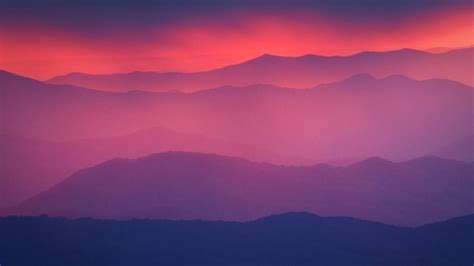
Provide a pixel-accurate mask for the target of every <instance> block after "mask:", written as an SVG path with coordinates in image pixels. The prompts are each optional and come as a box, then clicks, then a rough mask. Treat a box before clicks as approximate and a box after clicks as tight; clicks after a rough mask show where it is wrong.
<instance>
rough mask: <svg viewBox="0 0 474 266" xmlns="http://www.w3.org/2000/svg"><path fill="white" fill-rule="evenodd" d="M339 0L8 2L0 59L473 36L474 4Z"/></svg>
mask: <svg viewBox="0 0 474 266" xmlns="http://www.w3.org/2000/svg"><path fill="white" fill-rule="evenodd" d="M7 2H8V1H7ZM46 2H48V1H46ZM339 2H341V1H339ZM342 2H344V3H346V6H321V5H319V6H314V5H310V6H304V5H301V6H296V7H295V8H293V6H290V7H288V6H277V7H274V6H272V8H268V7H265V6H263V7H262V6H248V5H247V6H245V5H243V6H241V5H238V6H230V7H228V6H225V5H223V6H219V7H218V8H214V6H212V8H210V5H209V3H208V6H205V5H204V8H203V7H202V6H203V5H194V6H191V7H186V8H181V7H174V6H172V7H169V6H166V8H168V9H166V8H165V9H166V10H165V11H167V13H163V12H164V11H163V9H160V7H161V6H153V8H154V9H152V8H150V10H151V11H148V10H147V9H146V8H147V6H146V5H144V6H140V7H139V8H135V9H133V8H131V7H135V6H118V7H116V6H112V7H113V8H111V9H110V10H109V9H105V10H102V13H100V12H94V11H101V10H100V9H99V7H96V6H94V7H93V8H95V9H91V7H90V6H87V5H85V4H84V5H85V6H72V7H70V6H60V7H59V8H58V9H51V8H49V9H47V11H45V10H46V8H47V7H48V6H47V5H46V4H45V6H40V7H42V8H44V10H42V9H41V8H40V9H39V11H37V10H38V7H36V8H34V7H32V6H31V5H26V4H25V5H23V6H13V4H12V3H13V2H12V3H10V4H11V6H13V7H11V10H10V11H11V12H13V13H15V12H23V11H24V10H26V11H28V12H23V13H21V14H22V15H23V17H22V16H16V17H15V16H13V15H12V16H6V17H5V16H4V19H0V22H1V26H0V34H1V35H0V36H1V39H0V69H5V70H7V71H11V72H14V73H17V74H21V75H26V76H29V77H33V78H38V79H48V78H51V77H53V76H55V75H59V74H66V73H69V72H87V73H112V72H129V71H137V70H140V71H185V72H191V71H200V70H207V69H212V68H216V67H221V66H224V65H228V64H235V63H239V62H242V61H245V60H248V59H251V58H254V57H257V56H259V55H261V54H265V53H269V54H277V55H286V56H298V55H303V54H310V53H311V54H321V55H348V54H353V53H357V52H360V51H365V50H377V51H383V50H395V49H400V48H415V49H429V48H434V47H465V46H471V45H472V43H473V27H472V25H473V8H472V4H470V5H466V4H465V3H464V2H463V3H464V4H462V3H461V2H459V1H458V2H456V1H453V3H456V4H454V5H446V4H445V3H444V2H439V3H443V5H441V4H440V5H439V6H436V8H434V7H431V6H427V5H425V6H423V5H421V6H416V5H414V6H404V5H403V3H402V4H399V5H395V4H394V5H389V6H380V7H377V8H378V9H374V10H368V11H367V10H365V9H363V8H362V7H360V6H355V5H354V4H352V5H347V3H348V1H342ZM366 2H367V0H366ZM48 4H50V3H49V2H48ZM405 4H406V2H405ZM7 5H8V3H7ZM111 5H113V4H111ZM81 8H82V9H81ZM367 8H369V9H370V6H368V7H367ZM96 9H98V10H96ZM4 10H5V9H4ZM71 10H74V11H71ZM91 10H92V11H91ZM129 10H130V11H129ZM53 11H54V13H53ZM154 11H156V12H158V13H159V12H162V13H163V14H165V15H163V16H159V15H155V13H153V12H154ZM3 12H5V13H6V12H8V10H7V11H3ZM68 12H69V13H68ZM377 12H379V14H377ZM58 13H59V14H60V15H57V14H58ZM104 14H105V15H104ZM129 14H131V15H129ZM159 14H161V13H159ZM0 15H2V14H1V12H0ZM7 15H8V14H7ZM68 15H69V16H68ZM140 15H142V16H140ZM147 16H149V17H150V19H147Z"/></svg>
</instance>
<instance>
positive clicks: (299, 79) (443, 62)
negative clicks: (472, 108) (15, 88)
mask: <svg viewBox="0 0 474 266" xmlns="http://www.w3.org/2000/svg"><path fill="white" fill-rule="evenodd" d="M473 60H474V48H473V47H469V48H464V49H457V50H452V51H448V52H444V53H429V52H426V51H418V50H413V49H402V50H396V51H387V52H362V53H358V54H355V55H351V56H329V57H328V56H319V55H305V56H300V57H282V56H275V55H268V54H265V55H262V56H260V57H258V58H255V59H252V60H249V61H246V62H243V63H240V64H237V65H230V66H226V67H223V68H220V69H215V70H211V71H204V72H195V73H179V72H171V73H157V72H131V73H118V74H85V73H70V74H67V75H63V76H57V77H54V78H52V79H50V80H48V81H47V82H49V83H54V84H70V85H76V86H80V87H86V88H92V89H98V90H107V91H116V92H118V91H122V92H123V91H129V90H147V91H155V92H156V91H172V90H180V91H188V92H189V91H196V90H202V89H208V88H213V87H219V86H226V85H232V86H248V85H253V84H272V85H275V86H282V87H291V88H309V87H313V86H315V85H318V84H321V83H329V82H336V81H339V80H341V79H345V78H348V77H350V76H352V75H355V74H358V73H369V74H371V75H373V76H375V77H377V78H382V77H385V76H389V75H393V74H401V75H406V76H409V77H412V78H415V79H431V78H435V77H436V78H442V79H451V80H455V81H458V82H462V83H464V84H467V85H470V86H473V85H474V80H473V78H472V77H473V76H472V62H473Z"/></svg>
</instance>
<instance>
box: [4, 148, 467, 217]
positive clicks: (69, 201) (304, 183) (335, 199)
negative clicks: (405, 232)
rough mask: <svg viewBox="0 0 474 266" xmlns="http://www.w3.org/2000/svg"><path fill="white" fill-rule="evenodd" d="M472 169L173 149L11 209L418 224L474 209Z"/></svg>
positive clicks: (109, 165) (99, 169)
mask: <svg viewBox="0 0 474 266" xmlns="http://www.w3.org/2000/svg"><path fill="white" fill-rule="evenodd" d="M473 176H474V163H465V162H458V161H450V160H444V159H440V158H436V157H424V158H419V159H415V160H411V161H406V162H402V163H392V162H389V161H386V160H382V159H378V158H371V159H367V160H365V161H362V162H359V163H355V164H353V165H350V166H347V167H333V166H329V165H316V166H311V167H285V166H276V165H272V164H267V163H256V162H250V161H246V160H243V159H237V158H232V157H224V156H218V155H206V154H198V153H183V152H167V153H161V154H155V155H151V156H148V157H143V158H140V159H136V160H131V159H115V160H111V161H108V162H105V163H103V164H100V165H98V166H95V167H92V168H88V169H84V170H81V171H78V172H77V173H75V174H73V175H72V176H70V177H69V178H67V179H66V180H64V181H63V182H61V183H60V184H58V185H56V186H54V187H53V188H51V189H50V190H48V191H46V192H44V193H41V194H39V195H37V196H35V197H33V198H31V199H29V200H27V201H25V202H23V203H21V204H20V205H18V206H17V207H15V208H13V209H11V210H10V212H9V213H10V214H25V215H39V214H48V215H54V216H66V217H96V218H111V219H129V218H142V217H146V218H169V219H211V220H216V219H225V220H249V219H254V218H256V217H260V216H264V215H269V214H272V213H277V212H287V211H310V212H316V213H320V214H322V215H331V216H333V215H349V216H354V217H359V218H362V219H370V220H375V221H381V222H385V223H391V224H400V225H414V224H423V223H427V222H433V221H437V220H441V219H446V218H449V217H454V216H459V215H464V214H468V213H473V212H474V206H473V205H472V204H471V202H473V200H474V195H473V194H472V187H473V185H474V179H473V178H472V177H473ZM421 210H422V211H421Z"/></svg>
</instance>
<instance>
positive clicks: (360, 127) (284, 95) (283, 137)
mask: <svg viewBox="0 0 474 266" xmlns="http://www.w3.org/2000/svg"><path fill="white" fill-rule="evenodd" d="M9 75H10V76H13V77H10V78H9V79H12V80H16V81H15V82H5V81H2V77H0V84H2V86H1V87H0V91H1V93H2V116H3V117H2V118H3V119H2V127H1V131H2V132H3V133H4V134H8V135H13V136H15V135H19V136H25V137H28V138H33V139H45V140H52V141H70V140H77V139H83V138H88V139H90V138H94V139H95V138H109V137H115V136H120V135H127V134H131V133H133V132H136V131H139V130H142V129H146V128H152V127H165V128H169V129H172V130H174V131H178V132H185V133H190V134H199V135H204V136H207V137H209V138H213V139H222V140H224V141H227V142H232V143H241V144H244V145H246V146H249V147H253V148H254V149H256V150H267V151H273V152H275V153H277V154H280V155H282V156H286V157H293V156H296V157H301V158H310V159H311V160H314V161H325V160H326V159H341V158H366V157H369V156H374V155H377V156H382V157H384V158H388V159H391V160H407V159H410V158H414V157H419V156H423V155H426V154H432V152H433V151H434V150H435V149H437V148H439V147H440V146H443V145H447V144H449V143H451V142H453V141H455V140H457V139H459V138H462V137H465V136H468V135H472V132H473V124H474V117H473V116H472V112H473V106H474V105H473V104H472V103H473V99H474V89H473V88H472V87H469V86H466V85H463V84H460V83H458V82H454V81H449V80H441V79H431V80H423V81H418V80H413V79H410V78H407V77H404V76H399V75H398V76H389V77H386V78H382V79H376V78H374V77H372V76H371V75H367V74H362V75H355V76H352V77H350V78H348V79H345V80H342V81H339V82H335V83H330V84H324V85H320V86H317V87H315V88H311V89H302V90H295V89H288V88H280V87H274V86H271V85H252V86H247V87H232V86H224V87H219V88H214V89H209V90H202V91H199V92H195V93H178V92H167V93H148V92H140V91H133V92H127V93H111V92H100V91H92V90H87V89H80V88H77V87H71V86H63V85H51V84H46V83H41V82H38V81H33V80H27V79H24V78H21V77H17V76H14V75H12V74H9ZM239 156H240V155H239Z"/></svg>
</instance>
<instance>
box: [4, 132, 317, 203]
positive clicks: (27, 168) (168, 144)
mask: <svg viewBox="0 0 474 266" xmlns="http://www.w3.org/2000/svg"><path fill="white" fill-rule="evenodd" d="M0 147H1V151H0V153H1V156H0V157H1V163H0V176H1V178H0V207H6V206H13V205H16V204H18V203H20V202H21V201H23V200H26V199H27V198H29V197H32V196H34V195H35V194H37V193H39V192H42V191H44V190H46V189H48V188H50V187H51V186H53V185H55V184H57V183H59V182H60V181H62V180H63V179H64V178H65V177H67V176H69V175H71V174H73V173H74V172H76V171H78V170H80V169H82V168H85V167H90V166H93V165H95V164H98V163H101V162H103V161H106V160H110V159H113V158H116V157H129V158H130V157H131V158H134V157H138V156H145V155H148V154H151V153H157V152H163V151H171V150H174V151H191V152H211V153H218V154H222V155H231V156H238V157H243V158H247V159H250V160H254V161H267V162H273V163H291V162H293V163H295V164H297V163H300V164H301V163H302V162H304V159H302V158H297V157H294V158H292V157H285V156H281V155H278V154H276V153H273V152H270V151H264V150H258V149H253V148H251V147H249V146H246V145H243V144H240V143H232V142H226V141H223V140H218V139H211V138H207V137H205V136H201V135H196V134H184V133H179V132H176V131H173V130H169V129H165V128H151V129H147V130H141V131H138V132H135V133H133V134H129V135H124V136H119V137H110V138H106V139H83V140H77V141H68V142H51V141H42V140H33V139H28V138H23V137H17V136H8V135H0ZM58 162H60V163H58ZM307 162H308V164H309V163H310V161H309V160H308V161H307Z"/></svg>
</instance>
